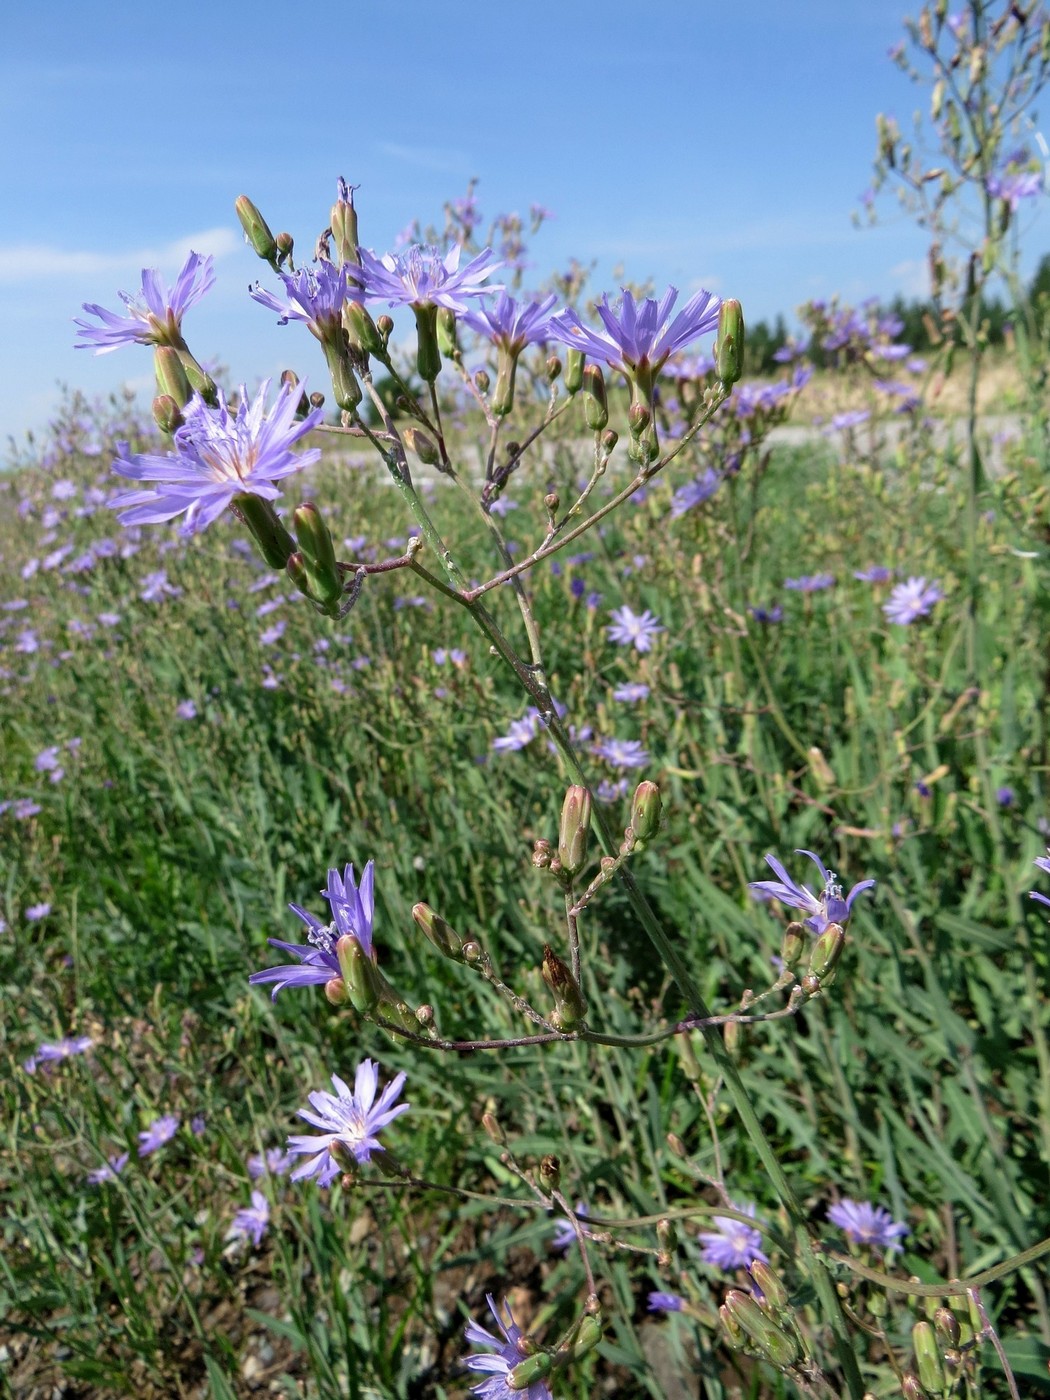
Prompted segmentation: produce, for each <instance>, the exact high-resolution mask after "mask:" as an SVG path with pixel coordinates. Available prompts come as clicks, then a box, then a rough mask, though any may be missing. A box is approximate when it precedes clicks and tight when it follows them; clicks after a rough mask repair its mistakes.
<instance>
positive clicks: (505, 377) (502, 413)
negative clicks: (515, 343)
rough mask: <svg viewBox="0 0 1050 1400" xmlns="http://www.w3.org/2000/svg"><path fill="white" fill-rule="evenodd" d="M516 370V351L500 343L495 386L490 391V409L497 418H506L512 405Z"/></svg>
mask: <svg viewBox="0 0 1050 1400" xmlns="http://www.w3.org/2000/svg"><path fill="white" fill-rule="evenodd" d="M517 372H518V355H517V352H516V351H515V350H512V349H510V348H508V347H507V346H506V345H501V346H500V348H499V355H498V357H497V364H496V387H495V389H494V390H493V393H492V411H493V413H494V414H495V415H496V417H497V418H506V416H507V414H508V413H510V411H511V410H512V409H513V407H514V378H515V375H516V374H517Z"/></svg>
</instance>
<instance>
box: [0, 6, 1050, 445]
mask: <svg viewBox="0 0 1050 1400" xmlns="http://www.w3.org/2000/svg"><path fill="white" fill-rule="evenodd" d="M906 8H907V7H906V4H905V3H904V0H739V2H738V3H735V4H726V3H718V4H715V3H711V0H692V3H690V4H685V3H674V4H665V5H662V6H653V7H649V8H648V9H646V8H645V7H643V6H641V5H638V4H637V3H627V0H603V3H602V4H600V5H597V4H594V3H593V0H587V3H582V0H581V2H580V3H578V0H557V2H555V0H530V3H529V4H528V5H518V4H515V5H501V4H498V3H497V4H494V5H491V6H488V7H486V8H484V9H482V8H480V7H477V6H475V5H470V6H468V5H465V4H461V3H457V0H451V2H450V3H449V2H448V0H447V2H446V3H445V4H443V5H438V4H434V3H425V4H424V3H420V0H399V3H396V4H395V3H392V2H391V0H386V2H385V3H357V4H355V5H348V6H346V7H345V8H340V7H335V8H326V9H322V10H321V11H307V10H303V9H300V8H298V7H296V6H294V5H290V4H287V3H283V4H280V5H278V4H275V3H271V0H255V3H253V4H251V5H246V4H243V3H241V0H232V3H231V2H230V0H227V2H226V3H212V4H208V5H205V4H203V3H200V0H185V3H183V4H181V5H179V6H150V7H146V6H143V5H142V4H141V3H134V4H130V3H124V0H107V3H106V4H104V5H90V6H89V5H85V4H83V3H81V2H80V0H78V3H76V4H73V3H69V0H57V3H52V4H50V5H19V6H13V7H12V9H11V11H10V12H9V13H8V14H7V15H6V16H5V21H4V39H5V42H4V46H3V55H2V56H0V112H2V114H3V118H4V121H3V128H4V130H5V132H6V135H7V139H6V141H5V142H4V143H3V147H2V149H0V190H2V191H3V194H2V196H0V347H2V349H0V369H2V374H0V444H2V443H3V442H4V441H6V438H7V437H8V435H9V434H13V435H15V436H16V437H17V436H20V435H21V434H22V433H23V432H24V431H25V430H26V429H27V428H31V427H37V428H39V427H41V426H43V425H44V424H45V423H46V421H47V418H48V415H49V413H50V411H51V410H52V409H53V407H54V405H55V403H56V402H57V397H58V391H57V387H56V386H57V384H58V383H59V382H64V383H67V384H70V385H73V386H77V387H80V388H83V389H84V390H85V391H87V392H89V393H91V394H97V393H103V392H105V391H107V390H109V389H111V388H113V387H115V386H116V385H118V384H120V383H121V382H123V381H129V382H132V383H136V384H140V385H141V386H142V387H143V389H144V391H148V390H149V386H150V382H151V379H150V373H151V372H150V363H149V356H148V353H147V352H146V351H142V352H137V351H136V350H135V349H133V348H126V349H123V350H118V351H116V352H114V353H113V354H111V355H105V356H99V357H96V356H94V355H93V354H92V353H91V352H89V351H74V350H73V349H72V342H73V335H74V328H73V326H72V318H73V316H74V315H77V314H79V308H80V304H81V303H82V302H85V301H89V302H99V303H101V304H102V305H105V306H108V307H112V308H114V309H117V307H118V301H117V297H116V291H117V289H118V288H123V289H126V290H134V289H135V288H136V287H137V286H138V284H139V274H140V269H141V268H142V267H143V266H145V265H149V266H156V267H158V268H160V269H161V270H162V271H163V272H164V273H165V274H166V275H168V276H169V277H170V276H171V275H172V274H173V273H174V272H175V271H176V270H177V269H178V266H179V265H180V264H181V262H182V260H183V258H184V257H185V254H186V251H187V250H188V248H190V247H193V248H195V249H197V250H199V251H202V252H212V253H214V254H215V255H216V257H217V273H218V285H217V287H216V289H215V290H214V291H213V292H212V293H211V294H210V295H209V296H208V297H207V298H206V299H205V301H204V302H203V303H202V304H201V305H200V306H199V307H197V308H196V309H195V310H194V311H193V312H192V313H191V317H190V318H189V319H188V320H187V323H186V331H187V334H188V336H189V339H190V342H191V345H192V348H193V349H194V351H195V352H196V353H197V355H198V358H202V359H204V358H207V359H211V358H218V359H220V360H221V361H222V362H223V363H224V364H226V365H228V366H229V367H230V370H231V372H232V375H233V377H234V378H236V379H246V380H249V381H251V380H253V379H255V378H257V377H259V376H261V375H263V374H272V373H275V372H278V371H279V370H280V369H281V368H282V367H283V366H284V365H286V364H292V365H294V366H295V367H296V368H298V369H299V370H300V371H301V372H309V373H310V374H311V377H312V378H313V379H314V380H315V382H317V383H320V378H321V376H322V374H323V369H322V366H321V362H320V354H319V351H318V350H317V348H316V346H315V345H314V343H313V342H312V341H310V339H309V337H307V336H306V335H305V334H304V333H303V332H302V330H301V328H300V329H299V330H298V331H297V330H296V329H295V328H294V327H287V328H279V327H277V326H276V325H275V323H274V322H275V318H274V317H273V315H272V314H271V313H268V312H266V311H265V310H263V308H261V307H258V306H256V305H255V304H254V303H253V302H251V301H249V300H248V297H247V295H246V288H247V285H248V283H249V282H250V281H253V280H255V279H256V278H258V277H259V276H260V275H262V276H263V277H264V278H265V277H266V276H267V275H268V274H267V270H266V269H265V268H264V266H263V265H262V264H261V263H260V262H259V261H258V260H257V259H256V258H255V257H254V256H253V255H252V254H251V253H250V251H249V250H248V249H247V248H246V247H245V246H244V245H243V242H242V240H241V236H240V231H239V226H238V225H237V223H236V219H235V216H234V213H233V201H234V199H235V197H236V196H237V195H238V194H241V193H245V194H249V195H250V196H251V197H252V198H253V199H254V200H255V201H256V203H257V204H258V205H259V206H260V208H261V209H262V210H263V211H264V213H265V214H266V216H267V218H268V220H269V222H270V224H271V226H272V227H273V228H274V230H275V231H276V230H278V229H288V230H290V231H291V232H292V233H293V234H294V235H295V237H296V240H297V245H298V249H299V251H300V252H305V251H307V250H309V249H310V248H312V245H313V240H314V238H315V237H316V235H317V233H318V232H319V231H320V229H322V228H323V227H324V225H325V222H326V220H327V211H328V208H329V206H330V204H331V202H332V198H333V195H334V192H335V182H336V177H337V176H339V175H344V176H346V178H347V179H349V180H350V181H352V182H353V183H356V184H358V185H359V186H360V190H359V193H358V195H357V204H358V208H359V212H360V221H361V237H362V241H363V242H364V243H366V244H367V245H368V246H370V247H373V248H374V249H375V250H376V251H377V252H383V251H385V250H386V249H387V248H388V247H389V246H390V245H391V244H392V242H393V239H394V238H395V236H396V235H397V233H398V232H399V231H400V230H401V229H402V228H403V227H404V226H405V225H406V224H407V223H408V222H410V220H411V219H412V218H413V217H416V216H418V217H420V218H421V219H422V220H423V221H424V222H426V221H439V220H440V216H441V208H442V205H443V203H444V201H445V200H446V199H448V198H452V197H455V196H457V195H459V194H462V193H463V192H464V190H465V188H466V185H467V181H468V180H469V179H470V177H471V176H477V177H478V179H479V181H480V184H479V188H478V197H479V203H480V206H481V208H482V210H483V211H484V212H485V213H486V214H487V215H492V214H495V213H497V212H499V211H503V210H511V209H517V210H520V211H521V212H522V213H525V212H527V210H528V206H529V205H530V204H531V203H533V202H536V203H539V204H543V205H545V206H547V207H548V208H550V209H551V210H553V211H554V213H555V214H556V218H555V219H554V220H553V221H552V222H550V223H549V224H548V225H546V226H545V228H544V229H543V230H542V231H541V233H540V235H539V237H538V238H537V240H536V242H535V243H534V245H533V254H534V257H535V261H536V264H537V267H536V271H537V275H539V274H542V273H544V272H547V271H549V270H551V269H553V268H555V267H559V266H563V265H565V264H566V263H567V261H568V259H569V258H570V257H571V256H574V255H575V256H577V257H579V258H581V259H583V260H589V259H591V258H596V259H597V260H598V263H599V267H598V270H597V273H596V275H595V278H594V280H593V281H592V283H591V291H592V293H594V294H596V293H598V292H600V291H602V290H606V289H609V290H614V289H615V288H614V284H613V281H612V276H611V273H612V268H613V266H614V265H615V264H616V263H618V262H622V263H623V264H624V266H625V269H626V273H627V275H628V276H629V277H631V278H632V279H634V280H637V281H642V280H644V279H645V278H646V277H649V276H651V277H653V278H654V279H655V281H656V282H657V284H658V285H660V286H662V285H663V284H666V283H668V282H672V283H674V284H675V285H677V286H680V287H681V288H682V289H683V290H685V291H688V290H692V289H694V288H695V287H697V286H699V285H703V286H707V287H709V288H711V289H712V290H715V291H718V292H719V293H721V294H722V295H734V296H738V297H739V298H740V299H741V301H742V302H743V304H744V310H745V315H747V316H749V317H751V318H762V317H767V318H771V317H772V316H774V315H775V314H776V313H777V312H778V311H783V312H785V313H788V314H790V312H791V311H792V309H793V307H794V306H795V305H796V304H798V303H799V302H801V301H803V300H805V299H807V298H809V297H812V296H824V295H830V294H832V293H835V292H838V293H841V294H842V295H843V296H844V297H846V298H847V299H850V300H856V299H859V298H861V297H863V296H865V295H869V294H880V295H883V296H885V297H889V296H892V295H893V294H894V293H895V292H897V291H903V292H905V293H906V294H909V295H910V294H913V293H917V292H920V291H921V290H922V267H923V262H924V255H925V247H926V244H925V240H924V238H923V235H922V234H921V232H920V231H918V230H917V229H915V228H914V227H913V226H912V225H911V223H910V222H908V221H907V220H906V219H905V218H902V217H901V216H900V215H898V214H897V213H896V212H895V210H894V208H893V206H892V203H891V202H889V201H887V202H886V203H885V205H884V209H883V212H884V215H885V221H884V222H883V223H881V224H880V226H878V227H876V228H875V229H863V230H857V229H855V228H853V226H852V225H851V220H850V215H851V212H852V211H853V210H854V209H856V208H857V200H858V196H859V195H860V193H861V191H862V190H863V189H864V188H865V187H866V185H867V184H868V182H869V176H870V171H871V157H872V152H873V148H874V118H875V114H876V112H878V111H880V110H884V111H889V112H894V113H895V114H896V115H897V116H898V117H899V118H900V119H901V121H902V125H907V124H908V123H909V122H910V114H911V112H912V110H913V108H914V107H915V106H916V105H917V100H918V98H919V96H920V94H919V93H918V91H917V90H916V89H914V88H912V87H911V86H910V85H909V84H908V83H907V82H906V80H905V79H904V78H903V77H902V76H901V75H900V74H899V73H898V72H897V70H896V69H895V68H894V67H893V65H892V64H891V63H890V62H889V60H888V59H887V57H886V50H887V48H888V47H889V45H890V44H891V43H893V42H894V41H895V40H897V39H898V38H899V37H900V35H901V17H902V15H903V13H905V12H906ZM1046 229H1047V223H1046V215H1045V214H1043V215H1037V216H1036V226H1035V227H1034V228H1032V229H1031V230H1030V231H1029V233H1028V236H1027V246H1028V247H1029V249H1030V251H1031V260H1032V261H1034V259H1035V258H1037V257H1038V255H1039V254H1040V253H1041V252H1042V251H1043V250H1044V247H1045V246H1046V244H1045V242H1043V241H1042V240H1043V239H1046ZM1048 241H1050V240H1048ZM271 280H272V279H271Z"/></svg>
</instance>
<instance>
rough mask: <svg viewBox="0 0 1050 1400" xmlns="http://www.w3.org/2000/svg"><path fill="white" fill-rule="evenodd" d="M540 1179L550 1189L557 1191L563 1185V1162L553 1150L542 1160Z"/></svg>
mask: <svg viewBox="0 0 1050 1400" xmlns="http://www.w3.org/2000/svg"><path fill="white" fill-rule="evenodd" d="M540 1181H542V1183H543V1185H544V1187H545V1189H546V1190H548V1191H557V1189H558V1187H559V1186H560V1185H561V1162H559V1160H558V1158H557V1157H555V1156H554V1154H553V1153H551V1152H548V1153H547V1155H546V1156H545V1157H543V1158H542V1159H541V1160H540Z"/></svg>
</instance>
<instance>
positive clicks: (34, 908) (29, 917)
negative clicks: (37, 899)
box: [26, 903, 51, 924]
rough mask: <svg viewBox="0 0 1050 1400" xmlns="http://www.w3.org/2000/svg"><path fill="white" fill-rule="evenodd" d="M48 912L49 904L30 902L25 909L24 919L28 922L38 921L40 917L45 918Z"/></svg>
mask: <svg viewBox="0 0 1050 1400" xmlns="http://www.w3.org/2000/svg"><path fill="white" fill-rule="evenodd" d="M50 913H51V905H50V904H47V903H44V904H31V905H30V906H29V908H28V909H27V910H26V921H27V922H28V923H31V924H35V923H38V922H39V921H40V920H41V919H46V918H47V916H48V914H50Z"/></svg>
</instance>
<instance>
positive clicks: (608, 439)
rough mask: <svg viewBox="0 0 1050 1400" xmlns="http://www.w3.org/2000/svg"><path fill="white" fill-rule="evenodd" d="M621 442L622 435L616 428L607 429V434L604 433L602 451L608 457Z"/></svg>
mask: <svg viewBox="0 0 1050 1400" xmlns="http://www.w3.org/2000/svg"><path fill="white" fill-rule="evenodd" d="M619 441H620V434H619V433H618V432H617V431H616V429H615V428H606V430H605V432H604V433H602V451H603V452H604V453H605V455H606V456H607V457H608V456H609V454H610V453H611V452H612V450H613V448H614V447H615V446H616V444H617V443H618V442H619Z"/></svg>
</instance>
